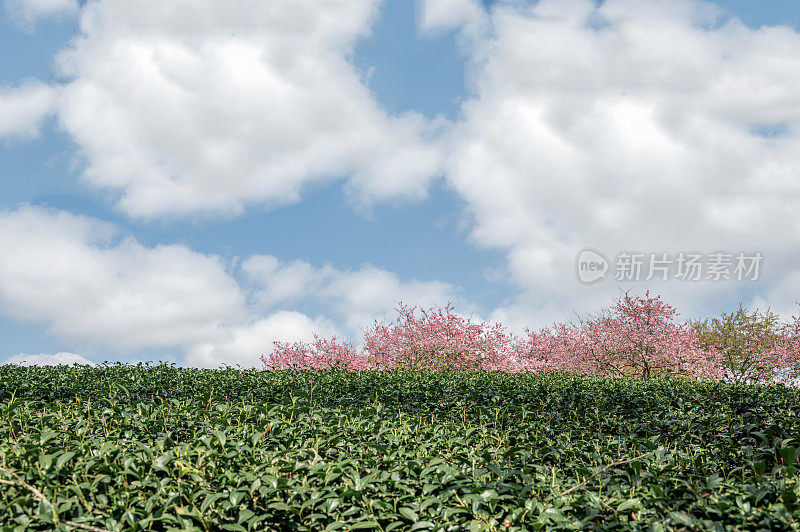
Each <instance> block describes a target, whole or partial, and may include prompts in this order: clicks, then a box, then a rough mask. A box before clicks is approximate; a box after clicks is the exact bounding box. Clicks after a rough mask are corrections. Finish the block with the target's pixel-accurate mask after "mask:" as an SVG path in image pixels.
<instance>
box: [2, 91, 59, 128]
mask: <svg viewBox="0 0 800 532" xmlns="http://www.w3.org/2000/svg"><path fill="white" fill-rule="evenodd" d="M57 96H58V88H57V87H53V86H52V85H47V84H45V83H42V82H40V81H37V80H29V81H26V82H24V83H22V84H21V85H19V86H18V87H13V88H0V137H17V138H22V139H30V138H35V137H37V136H38V135H39V133H40V127H41V125H42V121H43V120H44V119H45V118H46V117H47V116H48V115H50V114H51V113H53V111H54V106H55V102H56V98H57Z"/></svg>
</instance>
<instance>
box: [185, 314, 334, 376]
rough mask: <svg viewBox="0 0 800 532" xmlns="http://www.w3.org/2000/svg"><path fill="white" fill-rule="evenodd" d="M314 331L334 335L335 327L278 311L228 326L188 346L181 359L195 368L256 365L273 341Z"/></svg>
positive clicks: (297, 338) (296, 339)
mask: <svg viewBox="0 0 800 532" xmlns="http://www.w3.org/2000/svg"><path fill="white" fill-rule="evenodd" d="M314 334H318V335H320V336H322V337H330V336H333V335H335V334H336V327H335V326H334V325H333V324H332V323H331V322H330V321H329V320H327V319H326V318H322V317H320V318H317V319H311V318H309V317H308V316H306V315H305V314H302V313H300V312H296V311H278V312H274V313H273V314H271V315H269V316H268V317H266V318H263V319H260V320H258V321H256V322H255V323H252V324H249V325H244V326H241V327H234V328H231V329H229V330H227V331H225V333H224V334H223V335H222V337H221V338H219V339H217V340H216V341H214V342H204V343H201V344H198V345H195V346H192V347H190V348H189V350H188V351H187V353H186V357H185V359H184V360H185V362H186V363H187V364H189V365H191V366H199V367H211V368H215V367H219V366H220V365H222V364H226V365H230V366H235V365H237V364H238V365H241V366H242V367H260V366H261V361H260V358H261V355H265V356H269V353H270V352H271V351H272V348H273V345H274V342H276V341H279V342H290V343H291V342H299V341H304V342H308V341H312V340H313V339H314Z"/></svg>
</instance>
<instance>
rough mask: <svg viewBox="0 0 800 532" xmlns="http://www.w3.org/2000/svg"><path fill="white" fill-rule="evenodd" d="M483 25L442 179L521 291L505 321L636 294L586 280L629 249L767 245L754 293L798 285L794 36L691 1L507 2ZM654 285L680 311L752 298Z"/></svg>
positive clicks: (558, 314) (702, 287)
mask: <svg viewBox="0 0 800 532" xmlns="http://www.w3.org/2000/svg"><path fill="white" fill-rule="evenodd" d="M488 16H489V17H490V25H491V27H490V31H488V32H487V33H486V35H482V34H481V35H478V34H476V35H473V36H472V41H471V42H470V44H469V50H470V52H471V54H472V67H471V74H470V77H471V79H472V80H473V96H472V98H471V99H470V100H468V101H466V102H465V103H464V105H463V109H462V111H463V119H462V121H461V122H460V123H459V124H458V126H457V127H456V128H455V129H454V130H453V131H452V133H451V138H450V144H449V152H450V157H449V159H448V162H447V174H448V180H449V182H450V183H451V185H452V186H453V187H454V188H455V189H456V190H457V191H458V193H459V194H461V195H462V196H463V197H464V198H465V199H466V200H467V202H468V205H469V210H470V211H471V213H472V214H473V215H474V220H475V227H474V231H473V234H472V236H473V239H474V241H475V242H476V243H478V244H479V245H482V246H486V247H493V248H497V249H500V250H504V251H505V252H506V253H507V257H508V262H507V269H508V270H507V273H508V276H509V278H510V279H511V280H512V281H513V282H514V283H515V284H516V285H517V286H518V287H519V289H520V295H519V298H518V300H517V301H515V302H513V303H512V304H510V305H508V306H507V307H505V308H502V309H498V311H497V315H498V316H501V315H502V316H507V317H509V318H511V319H514V316H516V317H517V318H516V319H518V320H522V319H524V317H525V316H528V317H530V318H532V319H536V320H539V321H544V322H546V321H550V319H547V317H552V318H551V319H561V318H563V317H567V318H568V317H569V314H571V309H575V310H578V311H584V310H591V309H593V308H595V307H596V305H597V304H598V303H600V302H608V301H609V300H610V297H613V296H614V295H616V294H618V293H619V290H620V288H623V289H625V288H628V287H627V286H620V285H619V284H618V283H615V282H614V281H613V280H607V281H604V282H602V283H600V284H598V285H594V286H592V287H587V286H584V285H581V284H580V283H579V282H578V280H577V277H576V275H575V259H576V256H577V254H578V252H579V251H580V250H581V249H583V248H585V247H587V246H588V247H593V248H596V249H598V250H600V251H602V252H604V253H605V254H606V255H607V256H609V258H611V259H612V260H613V258H614V257H615V255H616V254H617V253H619V252H621V251H624V250H631V251H642V252H650V251H652V252H662V251H663V252H670V253H678V252H680V251H696V250H699V251H704V252H713V251H720V250H727V251H730V252H737V251H761V252H762V253H763V254H764V256H765V259H764V268H763V275H762V279H761V281H760V282H759V283H760V284H758V285H757V286H758V289H759V291H761V292H769V291H770V290H771V289H772V287H775V286H786V284H787V283H788V284H791V283H790V281H789V279H790V277H789V276H790V275H792V274H791V271H792V270H793V268H796V264H797V260H798V259H800V253H798V251H797V250H798V249H800V223H799V222H798V218H797V214H796V213H797V212H798V210H799V209H800V180H798V179H797V178H796V176H798V175H800V155H799V154H800V35H799V34H798V33H797V32H795V31H794V30H792V29H790V28H788V27H774V28H770V27H764V28H761V29H758V30H754V29H750V28H748V27H746V26H744V25H742V24H741V23H740V22H738V21H737V20H735V19H726V18H724V17H723V15H722V13H721V11H720V10H719V9H718V8H716V7H715V6H714V5H713V4H709V3H702V2H695V1H689V0H678V1H673V0H669V1H667V0H646V1H642V0H607V1H606V2H603V3H602V4H601V5H599V6H598V5H597V4H596V3H595V2H593V1H591V0H568V1H564V0H542V1H540V2H538V3H537V4H535V5H526V4H521V3H518V2H514V3H508V4H501V5H498V6H496V7H495V8H493V9H492V11H491V12H490V13H489V14H488ZM764 131H773V132H776V133H777V134H776V135H764ZM791 264H794V266H790V265H791ZM613 274H614V272H613V271H612V272H611V275H612V276H613ZM634 286H638V287H644V286H645V285H644V283H641V284H638V285H634ZM647 286H648V287H651V288H657V289H658V290H659V291H661V292H663V293H664V294H665V295H666V296H667V297H668V299H670V300H672V301H675V302H677V303H678V304H679V305H681V306H683V310H684V311H685V312H687V313H692V312H695V311H700V310H703V309H708V310H716V309H717V308H719V306H720V305H723V304H729V303H731V302H735V301H736V300H737V299H739V298H745V297H749V296H748V294H749V293H750V292H751V291H752V289H753V287H752V286H749V285H747V286H746V283H742V284H739V285H734V284H723V283H708V282H707V283H680V282H679V281H674V280H673V281H669V282H667V283H663V284H655V283H650V284H648V285H647ZM794 297H797V296H796V295H795V296H794Z"/></svg>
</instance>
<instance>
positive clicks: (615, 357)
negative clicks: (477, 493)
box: [261, 292, 800, 384]
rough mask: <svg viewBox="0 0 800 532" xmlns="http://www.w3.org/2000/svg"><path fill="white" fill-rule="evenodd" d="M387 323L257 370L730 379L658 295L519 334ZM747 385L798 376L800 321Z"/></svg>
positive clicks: (286, 350)
mask: <svg viewBox="0 0 800 532" xmlns="http://www.w3.org/2000/svg"><path fill="white" fill-rule="evenodd" d="M395 310H396V311H397V317H396V318H395V320H394V321H392V322H390V323H383V322H379V321H377V320H376V321H375V322H374V323H373V325H372V326H371V327H370V328H369V329H368V330H367V331H366V332H365V333H364V338H363V347H361V348H360V349H359V348H357V347H356V346H355V345H354V344H352V343H350V342H348V341H339V340H337V338H336V337H334V338H331V339H322V338H320V337H318V336H315V340H314V342H311V343H305V342H296V343H286V342H275V345H274V349H273V351H272V353H271V354H270V355H269V356H268V357H267V356H262V357H261V359H262V362H263V365H264V369H271V370H282V369H290V368H308V369H342V370H349V371H359V370H393V369H425V370H442V369H454V370H485V371H521V372H539V371H559V372H568V373H576V374H585V375H598V376H609V377H614V376H619V377H623V376H624V377H640V378H647V377H654V376H674V377H686V378H693V379H703V380H735V379H732V378H731V372H730V371H729V369H728V368H726V365H725V364H726V358H725V357H724V356H723V352H722V351H721V350H720V349H718V348H716V347H715V346H713V345H705V344H701V342H700V337H699V335H698V332H697V330H696V329H695V328H693V327H692V326H691V325H690V324H689V323H683V322H680V321H678V319H677V318H678V312H677V310H676V309H675V308H674V307H672V306H671V305H669V304H668V303H666V302H665V301H663V300H662V299H661V297H660V296H657V295H656V296H651V295H650V293H649V292H647V293H646V294H645V295H644V296H632V295H629V294H627V293H626V294H623V295H622V296H620V297H619V298H618V299H617V300H616V301H615V302H614V304H613V306H611V307H609V308H607V309H604V310H602V311H601V312H600V313H598V314H597V315H595V316H590V317H587V318H581V319H578V320H576V321H574V322H571V323H555V324H553V325H552V326H550V327H545V328H542V329H540V330H526V331H525V335H523V336H522V337H519V336H516V335H513V334H511V333H509V332H508V331H507V330H506V328H505V327H504V326H503V325H501V324H498V323H488V322H484V321H473V320H471V319H467V318H464V317H461V316H459V315H457V314H455V313H454V312H453V310H454V308H453V307H452V306H451V305H447V306H445V307H444V308H437V307H433V308H430V309H424V308H419V307H408V306H405V305H403V304H402V303H401V304H399V306H398V307H397V309H395ZM753 360H754V368H755V369H754V371H753V375H755V377H754V378H752V379H751V381H753V382H784V383H792V384H793V383H795V382H796V381H797V379H798V377H800V315H798V316H797V317H794V318H793V322H792V323H791V324H789V325H786V326H785V327H783V328H782V329H781V333H780V335H778V336H777V340H776V341H775V342H773V343H772V344H771V346H770V349H764V350H763V352H758V353H757V356H754V358H753Z"/></svg>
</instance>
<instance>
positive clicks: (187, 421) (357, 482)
mask: <svg viewBox="0 0 800 532" xmlns="http://www.w3.org/2000/svg"><path fill="white" fill-rule="evenodd" d="M798 405H800V391H798V390H796V389H793V388H788V387H785V386H769V387H766V386H749V385H743V384H727V383H715V382H695V381H687V380H677V379H662V378H652V379H647V380H634V379H622V378H619V379H608V378H599V377H585V376H577V375H566V374H557V373H552V372H540V373H535V374H532V373H510V372H485V371H468V372H450V371H436V372H430V371H360V372H348V371H310V370H303V371H294V370H290V371H269V372H263V371H255V370H253V371H248V370H245V371H242V370H233V369H226V370H199V369H188V368H175V367H172V366H165V365H160V366H156V367H151V366H146V365H139V366H122V365H115V366H101V367H57V368H54V367H29V368H26V367H19V366H0V523H1V524H0V530H20V531H21V530H53V529H60V530H68V529H70V530H74V529H76V528H75V526H74V525H67V524H66V523H67V522H71V523H73V524H79V525H82V526H85V527H89V526H92V527H97V528H99V529H105V530H126V531H127V530H131V531H133V530H172V529H193V530H264V529H267V530H360V529H365V530H366V529H372V530H384V531H389V530H406V529H414V530H545V529H546V530H612V529H616V530H619V529H643V530H664V529H709V530H742V529H748V530H754V529H765V530H790V529H795V528H796V526H797V525H796V523H797V522H798V520H800V506H799V505H798V501H797V498H798V495H800V478H798V475H797V473H798V471H797V467H798V464H797V458H798V457H797V454H798V453H797V450H796V448H797V445H798V441H800V406H798ZM20 481H21V482H20ZM22 482H24V484H23V483H22ZM25 485H27V486H29V487H30V488H33V489H35V490H36V492H38V493H40V494H41V495H42V496H44V497H45V498H46V499H47V501H49V502H50V503H51V504H50V505H48V504H47V503H45V502H44V501H43V500H41V499H40V498H38V496H37V495H36V494H35V493H34V492H33V491H31V490H30V489H28V488H27V487H26V486H25Z"/></svg>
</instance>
